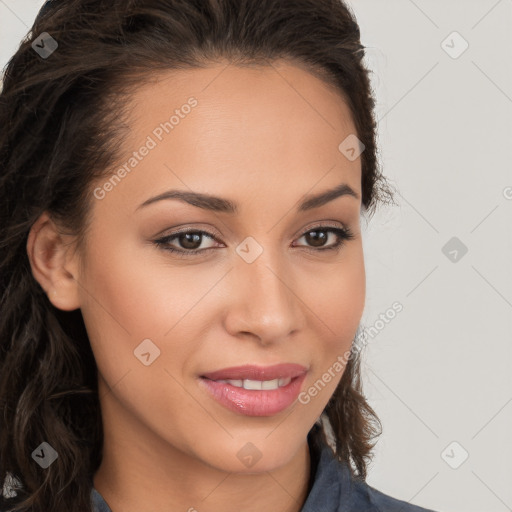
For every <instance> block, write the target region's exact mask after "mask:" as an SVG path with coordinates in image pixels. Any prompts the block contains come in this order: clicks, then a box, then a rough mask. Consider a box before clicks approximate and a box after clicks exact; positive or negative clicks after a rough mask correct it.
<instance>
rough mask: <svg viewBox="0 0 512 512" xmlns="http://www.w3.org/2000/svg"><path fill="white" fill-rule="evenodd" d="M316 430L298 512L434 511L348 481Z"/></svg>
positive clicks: (98, 501)
mask: <svg viewBox="0 0 512 512" xmlns="http://www.w3.org/2000/svg"><path fill="white" fill-rule="evenodd" d="M319 429H320V427H319V426H318V425H317V424H315V425H314V426H313V428H312V429H311V431H310V433H309V435H308V443H309V449H310V454H311V477H310V485H309V494H308V497H307V499H306V501H305V503H304V505H303V507H302V508H301V510H300V512H434V511H433V510H430V509H426V508H422V507H419V506H416V505H411V504H410V503H408V502H406V501H402V500H399V499H397V498H393V497H391V496H389V495H387V494H384V493H382V492H380V491H378V490H377V489H374V488H373V487H371V486H370V485H368V484H367V483H366V482H365V481H362V480H357V479H355V478H352V477H351V474H350V470H349V467H348V466H347V464H346V463H342V462H339V461H338V460H337V459H336V458H335V455H334V453H333V451H332V449H331V448H330V447H329V446H328V445H327V444H326V443H325V442H324V441H323V439H322V437H321V436H320V432H319ZM91 499H92V502H93V506H94V508H93V510H94V512H112V510H111V509H110V508H109V506H108V505H107V503H106V502H105V500H104V499H103V497H102V496H101V494H100V493H99V492H98V491H97V490H96V489H95V488H94V487H93V488H92V491H91ZM116 512H122V511H120V510H119V511H117V510H116Z"/></svg>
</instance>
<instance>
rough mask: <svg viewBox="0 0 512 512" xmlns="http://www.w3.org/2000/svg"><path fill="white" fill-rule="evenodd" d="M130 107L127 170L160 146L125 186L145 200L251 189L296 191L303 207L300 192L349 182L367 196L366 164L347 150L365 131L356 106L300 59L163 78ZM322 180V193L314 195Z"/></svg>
mask: <svg viewBox="0 0 512 512" xmlns="http://www.w3.org/2000/svg"><path fill="white" fill-rule="evenodd" d="M129 103H130V105H129V109H128V110H129V112H130V116H129V119H128V127H129V134H128V136H127V137H126V139H125V140H124V141H123V146H124V155H123V157H122V159H121V161H120V162H119V163H118V164H119V165H121V164H122V163H126V162H128V161H129V158H130V156H131V155H132V158H135V157H133V153H134V152H137V151H138V150H139V149H140V148H142V147H143V146H151V150H150V151H144V153H145V155H144V156H143V157H142V158H140V155H139V158H138V161H137V163H136V165H134V166H133V169H132V170H131V171H130V172H129V173H125V174H127V175H126V177H125V178H123V180H122V182H121V183H119V185H116V189H117V190H118V191H120V190H121V189H123V190H124V194H122V196H123V197H125V198H131V199H132V200H133V201H135V202H137V204H139V203H140V202H142V201H143V200H144V199H146V198H147V196H148V194H149V193H154V194H157V193H160V192H163V191H164V190H165V189H167V188H177V187H178V188H181V189H184V190H187V189H193V190H194V191H199V192H205V193H211V194H215V195H221V196H224V197H228V196H231V197H233V196H234V195H236V194H234V193H233V189H235V190H236V191H240V194H241V195H240V197H241V198H242V200H243V192H244V191H245V193H249V194H250V193H251V192H252V193H253V196H258V197H264V196H268V192H272V191H274V190H280V191H281V192H282V193H284V192H285V191H286V190H288V191H289V195H290V200H291V199H292V196H293V197H294V201H296V200H297V197H296V196H297V194H299V195H302V194H304V193H306V192H308V191H311V192H315V191H318V190H319V189H321V190H323V189H325V188H328V187H332V186H334V185H337V184H339V183H341V182H345V183H347V184H348V185H349V186H350V187H351V188H353V189H354V190H356V191H357V192H358V193H359V192H360V189H361V187H360V183H361V174H360V172H361V167H360V159H356V160H353V161H351V160H349V159H347V158H346V156H345V155H344V154H343V153H342V152H341V151H340V149H339V146H340V143H342V142H343V141H344V140H345V139H346V138H347V137H348V136H350V135H352V136H353V135H354V134H355V132H356V130H355V127H354V124H353V120H352V116H351V113H350V109H349V107H348V105H347V104H346V102H345V101H344V99H343V97H342V95H341V94H340V93H339V92H338V91H337V90H335V89H334V88H333V87H332V86H330V85H328V84H326V83H325V82H323V81H322V80H320V79H319V78H317V77H316V76H313V75H312V74H311V73H309V72H308V71H306V70H305V69H304V68H303V67H299V66H297V65H295V64H294V63H289V62H285V61H280V62H274V63H273V64H272V65H268V66H244V67H240V66H235V65H232V64H229V63H222V64H220V63H219V64H215V65H213V64H212V65H209V66H208V67H206V68H194V69H186V70H185V69H183V70H172V71H169V72H165V73H159V74H157V75H152V76H151V77H148V79H147V81H146V82H145V83H144V84H143V85H142V86H141V87H139V88H138V89H137V90H136V91H135V92H134V93H133V94H132V96H131V98H130V102H129ZM133 163H135V161H133ZM128 167H130V166H128ZM320 182H322V183H320ZM316 183H318V187H319V189H317V190H310V189H312V188H313V187H314V186H315V184H316Z"/></svg>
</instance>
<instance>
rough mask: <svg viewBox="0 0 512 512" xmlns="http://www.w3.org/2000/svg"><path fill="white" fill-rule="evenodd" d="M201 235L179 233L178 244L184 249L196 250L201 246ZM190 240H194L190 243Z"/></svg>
mask: <svg viewBox="0 0 512 512" xmlns="http://www.w3.org/2000/svg"><path fill="white" fill-rule="evenodd" d="M201 238H202V236H201V234H200V233H181V234H180V235H179V242H180V244H181V246H182V247H183V248H185V249H197V247H199V246H200V245H201ZM191 239H194V240H193V241H192V242H191Z"/></svg>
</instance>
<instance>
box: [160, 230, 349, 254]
mask: <svg viewBox="0 0 512 512" xmlns="http://www.w3.org/2000/svg"><path fill="white" fill-rule="evenodd" d="M329 235H332V236H329ZM301 238H304V239H305V241H306V243H307V244H310V246H309V247H308V246H301V245H299V247H303V248H305V249H306V250H308V251H313V252H320V251H328V250H336V249H339V248H340V247H341V246H342V245H343V243H344V242H345V241H346V240H351V239H353V238H354V235H353V234H352V232H351V231H350V230H349V229H348V228H340V227H334V226H323V225H320V226H315V227H313V228H310V229H309V230H308V231H305V232H304V234H303V235H302V236H301V237H300V238H298V240H300V239H301ZM329 238H333V239H334V243H332V244H330V245H327V244H326V242H328V241H329ZM205 239H209V240H217V239H216V238H215V236H213V235H212V234H211V233H209V232H207V231H201V230H197V229H194V230H192V229H188V230H183V231H179V232H176V233H171V234H170V235H168V236H165V237H162V238H159V239H158V240H155V241H154V243H155V245H157V247H160V248H162V249H164V250H165V251H169V252H171V253H174V254H176V255H177V256H178V257H184V258H186V257H189V256H199V255H201V254H205V253H207V252H210V251H212V250H214V249H215V246H210V247H203V248H202V249H201V248H200V247H201V244H202V243H203V242H204V241H205ZM173 242H174V243H178V247H177V246H176V245H174V246H173V245H172V243H173Z"/></svg>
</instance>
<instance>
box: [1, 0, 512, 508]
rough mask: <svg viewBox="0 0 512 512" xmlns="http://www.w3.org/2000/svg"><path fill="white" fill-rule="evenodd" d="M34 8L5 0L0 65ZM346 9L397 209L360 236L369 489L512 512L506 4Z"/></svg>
mask: <svg viewBox="0 0 512 512" xmlns="http://www.w3.org/2000/svg"><path fill="white" fill-rule="evenodd" d="M42 3H43V2H42V1H41V0H0V65H1V66H2V67H3V66H4V64H5V63H6V62H7V60H8V59H9V57H10V56H11V55H12V53H13V52H14V51H15V50H16V48H17V47H18V44H19V41H20V40H21V38H22V37H23V36H24V35H25V34H26V33H27V31H28V28H29V26H30V25H31V23H32V21H33V19H34V17H35V14H36V12H37V10H38V9H39V8H40V6H41V5H42ZM349 4H350V6H351V7H352V8H353V10H354V12H355V14H356V16H357V18H358V21H359V24H360V27H361V35H362V42H363V44H364V45H365V46H366V47H367V59H368V64H369V67H370V68H371V69H372V71H373V73H372V83H373V87H374V88H375V93H376V97H377V101H378V106H377V118H378V119H379V145H380V150H381V162H382V166H383V170H384V172H385V174H386V175H387V176H388V177H389V178H390V179H391V180H392V183H393V184H394V185H395V186H396V187H397V188H398V190H399V195H397V201H398V202H399V203H400V205H399V206H398V207H390V208H385V209H382V210H381V211H380V212H379V213H377V214H376V215H375V216H374V217H373V219H372V220H371V221H370V223H369V224H368V226H367V227H366V228H364V248H365V258H366V269H367V298H366V308H365V312H364V315H363V321H362V323H363V325H364V326H365V327H366V328H369V327H371V326H374V327H375V329H376V331H377V332H378V334H377V335H375V336H373V337H368V339H367V341H368V343H367V345H366V348H365V349H364V352H363V353H364V360H365V364H364V383H365V391H366V394H367V396H368V397H369V400H370V403H371V405H372V406H373V407H374V408H375V410H376V412H377V413H378V415H379V417H380V418H381V421H382V424H383V434H382V436H381V437H380V438H379V441H378V443H377V445H376V448H375V457H374V460H373V462H372V464H371V466H370V472H369V477H368V482H369V483H370V485H372V486H374V487H376V488H378V489H379V490H381V491H383V492H385V493H388V494H391V495H393V496H396V497H399V498H401V499H404V500H407V501H411V502H412V503H416V504H419V505H422V506H424V507H429V508H433V509H435V510H437V511H439V512H450V511H451V512H476V511H479V512H502V511H506V510H512V486H511V484H510V482H511V481H512V463H511V459H512V443H511V442H510V430H511V426H512V404H511V402H512V376H511V375H512V373H511V362H512V357H511V356H512V348H511V345H512V344H511V342H512V273H511V271H510V263H511V261H512V226H511V220H512V164H511V155H510V148H511V146H512V70H511V66H512V0H499V1H496V0H478V1H477V0H471V1H469V0H464V1H462V0H460V1H454V0H452V1H446V0H444V1H443V0H435V1H434V0H428V1H427V0H414V1H413V0H386V1H383V0H351V1H349ZM454 31H456V32H458V33H459V34H460V37H462V38H463V39H464V40H465V41H467V43H468V44H469V47H468V49H467V50H466V51H465V52H464V53H462V54H461V55H460V56H458V57H457V58H452V57H451V56H450V55H449V54H448V53H447V52H446V51H445V48H446V49H447V50H448V51H450V52H452V53H453V52H458V50H459V49H460V48H462V46H461V44H462V39H460V37H459V36H455V38H454V37H453V36H452V37H451V38H448V40H447V41H446V43H444V45H442V42H443V41H445V40H446V38H447V37H448V36H449V35H450V34H451V33H452V32H454ZM449 47H451V48H449ZM452 237H456V238H457V239H458V240H459V241H460V243H462V244H464V245H465V246H466V247H467V249H468V252H467V253H466V254H465V255H463V256H461V253H460V252H459V253H458V254H457V261H452V260H451V259H450V258H449V257H447V256H446V255H445V254H444V253H443V251H442V248H443V246H444V245H445V244H446V243H447V242H448V241H449V240H450V239H451V238H452ZM457 243H459V242H457ZM452 255H454V253H452ZM452 257H453V256H452ZM397 301H398V302H399V303H400V304H401V305H402V306H403V310H402V311H401V312H399V313H397V314H396V315H395V316H394V318H393V319H390V318H391V316H392V315H391V313H390V312H392V308H391V305H392V304H393V303H395V302H397ZM380 315H382V316H381V317H380V319H381V322H378V320H379V316H380ZM453 442H456V443H458V444H457V445H455V446H454V445H452V444H451V443H453ZM450 445H451V446H450ZM466 452H467V454H468V458H467V460H465V462H463V463H462V464H461V465H460V466H459V467H458V468H457V469H454V468H452V467H451V466H450V465H449V464H448V462H449V463H450V464H451V465H452V466H457V465H458V464H459V463H460V461H461V460H462V456H463V455H464V454H465V453H466Z"/></svg>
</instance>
